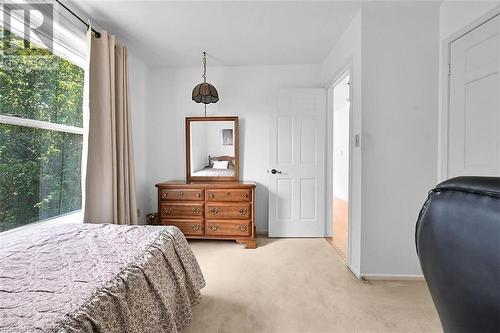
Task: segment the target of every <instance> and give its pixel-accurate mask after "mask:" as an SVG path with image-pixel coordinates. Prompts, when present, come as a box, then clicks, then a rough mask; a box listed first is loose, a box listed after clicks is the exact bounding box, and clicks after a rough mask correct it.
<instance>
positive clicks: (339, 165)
mask: <svg viewBox="0 0 500 333" xmlns="http://www.w3.org/2000/svg"><path fill="white" fill-rule="evenodd" d="M349 79H350V74H349V71H347V72H345V73H344V74H343V75H342V76H341V77H340V78H339V79H338V80H337V81H336V82H335V83H334V85H333V100H332V104H331V107H332V108H333V110H331V112H332V114H333V117H332V120H333V127H332V128H333V135H332V140H333V142H332V147H333V153H332V158H333V161H332V166H333V175H332V177H331V180H332V183H333V184H332V194H333V195H332V217H331V218H332V245H333V246H334V248H335V249H336V250H337V252H338V253H339V255H340V256H341V257H342V259H343V260H344V261H346V262H347V253H348V239H349V160H350V159H349V154H350V145H349V142H350V133H349V131H350V83H349Z"/></svg>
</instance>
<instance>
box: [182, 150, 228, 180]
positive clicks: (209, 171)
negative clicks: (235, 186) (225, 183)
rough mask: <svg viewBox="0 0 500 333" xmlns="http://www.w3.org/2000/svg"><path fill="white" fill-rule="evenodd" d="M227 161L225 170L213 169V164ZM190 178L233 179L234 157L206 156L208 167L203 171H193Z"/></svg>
mask: <svg viewBox="0 0 500 333" xmlns="http://www.w3.org/2000/svg"><path fill="white" fill-rule="evenodd" d="M216 161H227V162H228V163H227V164H228V165H227V168H226V169H217V168H214V162H216ZM191 176H196V177H234V157H233V156H210V155H209V156H208V165H207V166H205V167H204V168H203V169H200V170H197V171H194V172H193V174H192V175H191Z"/></svg>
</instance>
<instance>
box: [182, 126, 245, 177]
mask: <svg viewBox="0 0 500 333" xmlns="http://www.w3.org/2000/svg"><path fill="white" fill-rule="evenodd" d="M186 144H187V145H186V148H187V150H186V164H187V165H186V166H187V168H186V170H187V179H188V180H190V181H194V180H218V181H236V180H238V117H187V118H186Z"/></svg>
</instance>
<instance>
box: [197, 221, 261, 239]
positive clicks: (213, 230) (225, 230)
mask: <svg viewBox="0 0 500 333" xmlns="http://www.w3.org/2000/svg"><path fill="white" fill-rule="evenodd" d="M205 235H211V236H250V235H252V222H251V221H238V220H207V221H206V222H205Z"/></svg>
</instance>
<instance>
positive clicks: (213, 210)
mask: <svg viewBox="0 0 500 333" xmlns="http://www.w3.org/2000/svg"><path fill="white" fill-rule="evenodd" d="M218 212H219V208H217V207H214V208H212V209H210V213H212V214H214V215H215V214H217V213H218Z"/></svg>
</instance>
